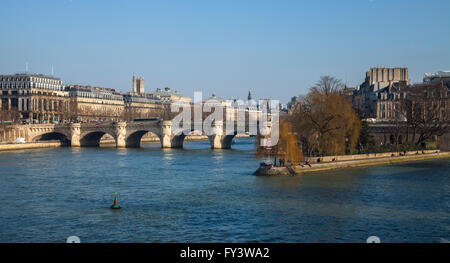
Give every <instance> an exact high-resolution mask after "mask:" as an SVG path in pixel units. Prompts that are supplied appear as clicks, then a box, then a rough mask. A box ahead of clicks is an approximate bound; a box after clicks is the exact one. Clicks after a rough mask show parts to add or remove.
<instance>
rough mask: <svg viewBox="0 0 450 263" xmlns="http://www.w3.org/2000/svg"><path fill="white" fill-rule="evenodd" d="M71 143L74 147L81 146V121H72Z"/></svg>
mask: <svg viewBox="0 0 450 263" xmlns="http://www.w3.org/2000/svg"><path fill="white" fill-rule="evenodd" d="M70 135H71V136H70V137H71V138H70V145H71V146H72V147H80V146H81V142H80V139H81V138H80V137H81V124H80V123H72V124H71V125H70Z"/></svg>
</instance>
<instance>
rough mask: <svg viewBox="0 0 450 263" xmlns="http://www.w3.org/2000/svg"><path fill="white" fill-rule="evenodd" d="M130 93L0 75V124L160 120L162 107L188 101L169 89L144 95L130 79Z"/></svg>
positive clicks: (45, 78) (36, 76)
mask: <svg viewBox="0 0 450 263" xmlns="http://www.w3.org/2000/svg"><path fill="white" fill-rule="evenodd" d="M132 88H133V89H132V91H131V92H127V93H122V92H117V91H115V90H114V89H108V88H103V87H92V86H87V85H67V86H65V85H64V84H63V82H62V80H60V79H58V78H54V77H50V76H45V75H40V74H28V73H26V74H14V75H0V109H1V112H0V121H6V122H10V121H15V122H17V121H20V122H25V123H63V122H106V121H119V120H128V121H129V120H132V119H134V118H150V117H160V116H161V114H162V113H161V112H162V111H163V109H164V107H163V105H164V104H170V103H172V102H174V101H178V100H183V101H187V102H190V101H191V98H189V97H186V96H184V95H182V94H179V93H177V92H173V91H171V90H170V89H169V88H166V89H165V90H161V89H158V90H157V91H156V92H154V93H145V88H144V79H143V78H136V77H135V76H133V86H132Z"/></svg>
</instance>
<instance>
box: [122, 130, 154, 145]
mask: <svg viewBox="0 0 450 263" xmlns="http://www.w3.org/2000/svg"><path fill="white" fill-rule="evenodd" d="M147 133H151V134H153V135H155V136H157V137H158V139H159V141H161V139H162V138H161V135H160V134H159V133H158V132H156V131H154V130H151V129H142V130H137V131H133V132H132V133H131V134H130V135H128V136H127V137H126V138H125V145H126V147H130V148H139V147H140V146H141V140H142V137H144V135H145V134H147Z"/></svg>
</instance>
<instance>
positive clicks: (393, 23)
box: [0, 0, 450, 102]
mask: <svg viewBox="0 0 450 263" xmlns="http://www.w3.org/2000/svg"><path fill="white" fill-rule="evenodd" d="M1 6H2V8H1V10H0V13H1V19H0V35H1V36H2V39H1V41H0V73H2V74H3V73H6V74H8V73H17V72H23V71H25V63H26V62H28V63H29V71H31V72H35V73H44V74H50V73H51V67H52V65H53V67H54V72H55V76H57V77H59V78H61V79H63V81H64V82H65V83H67V84H69V83H72V84H89V85H97V86H103V87H108V88H114V89H116V90H119V91H128V90H130V89H131V77H132V75H133V72H135V73H136V74H137V75H138V76H143V77H144V78H145V80H146V90H147V91H148V90H154V89H156V88H163V87H166V86H169V87H171V88H173V89H176V90H178V91H180V92H182V93H184V94H186V95H189V96H193V92H194V91H203V92H204V96H210V95H211V93H213V92H215V93H216V94H217V95H218V96H221V97H224V98H231V97H241V98H245V97H246V96H247V93H248V90H249V89H251V90H252V92H253V93H254V94H255V96H254V97H256V98H260V97H270V98H272V99H280V100H282V101H284V102H286V101H287V100H288V99H289V98H290V97H291V96H294V95H297V94H303V93H306V92H307V90H308V88H309V87H310V86H311V85H312V84H314V82H315V81H316V80H317V79H318V78H319V77H320V76H321V75H332V76H336V77H338V78H340V79H342V80H343V81H345V82H347V83H348V85H350V86H356V85H358V84H360V83H361V82H362V81H363V79H364V75H365V71H366V70H368V69H369V68H370V67H374V66H387V67H394V66H407V67H409V72H410V77H411V78H412V81H413V82H419V81H421V79H422V76H423V73H425V72H435V71H438V70H449V69H450V18H449V17H448V10H450V1H448V0H441V1H437V0H436V1H414V0H410V1H397V0H393V1H389V0H353V1H351V0H343V1H325V0H318V1H317V0H316V1H300V0H298V1H282V0H280V1H275V0H274V1H264V0H240V1H230V0H229V1H194V0H192V1H112V0H110V1H81V0H71V1H70V0H60V1H56V0H54V1H44V0H42V1H34V0H30V1H21V0H15V1H2V4H1Z"/></svg>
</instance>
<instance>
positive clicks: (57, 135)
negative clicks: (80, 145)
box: [31, 131, 70, 146]
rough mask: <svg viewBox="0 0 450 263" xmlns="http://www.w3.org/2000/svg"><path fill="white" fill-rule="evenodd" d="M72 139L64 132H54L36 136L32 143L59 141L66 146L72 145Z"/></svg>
mask: <svg viewBox="0 0 450 263" xmlns="http://www.w3.org/2000/svg"><path fill="white" fill-rule="evenodd" d="M69 138H70V137H69V136H67V135H66V134H64V133H63V132H59V131H53V132H45V133H42V134H39V135H36V136H34V137H33V138H32V139H31V141H32V142H38V141H52V140H58V141H60V142H61V143H62V144H63V145H64V146H69V145H70V139H69Z"/></svg>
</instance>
